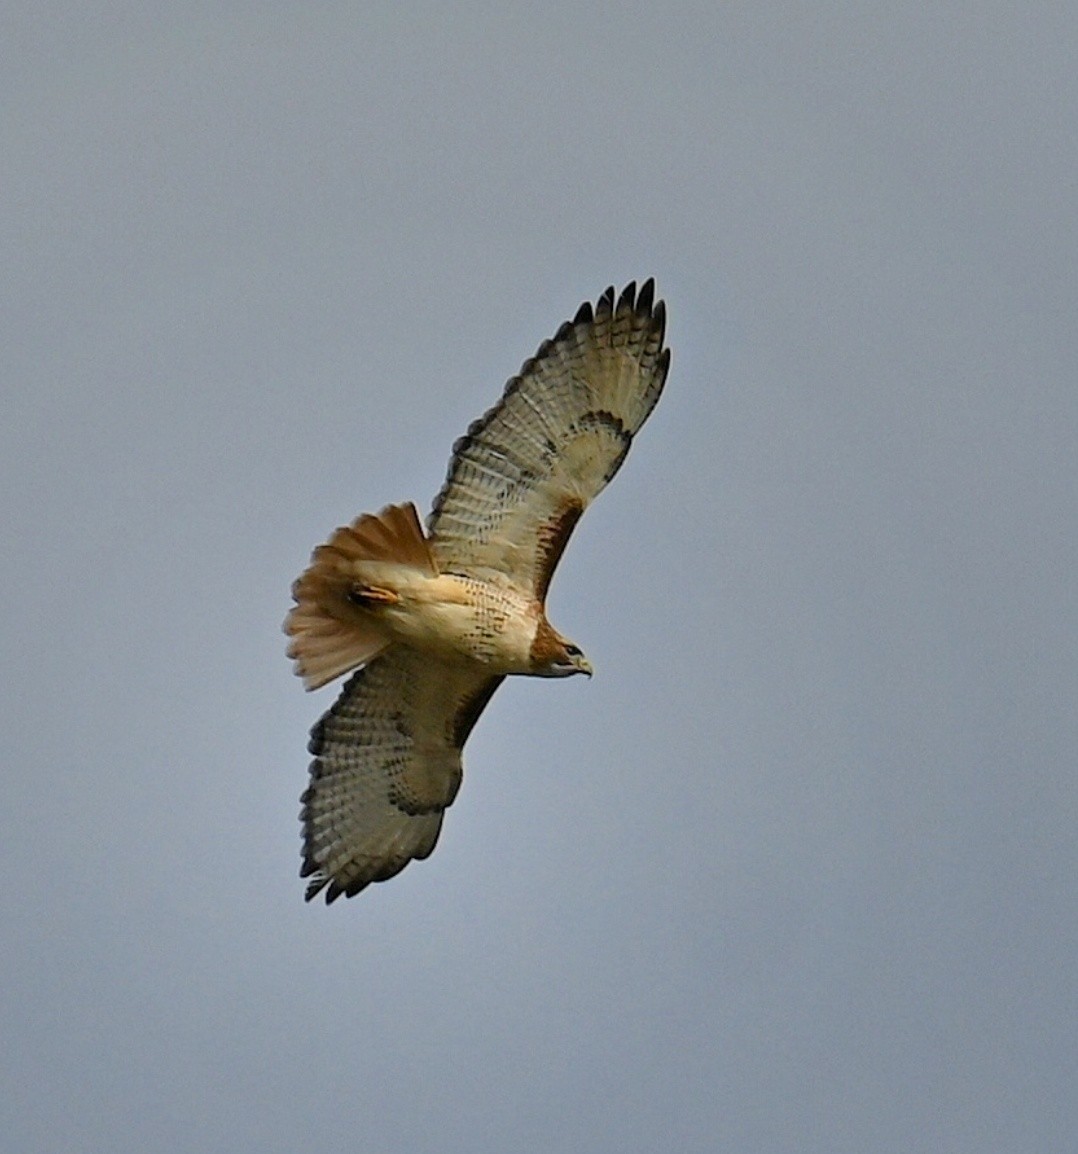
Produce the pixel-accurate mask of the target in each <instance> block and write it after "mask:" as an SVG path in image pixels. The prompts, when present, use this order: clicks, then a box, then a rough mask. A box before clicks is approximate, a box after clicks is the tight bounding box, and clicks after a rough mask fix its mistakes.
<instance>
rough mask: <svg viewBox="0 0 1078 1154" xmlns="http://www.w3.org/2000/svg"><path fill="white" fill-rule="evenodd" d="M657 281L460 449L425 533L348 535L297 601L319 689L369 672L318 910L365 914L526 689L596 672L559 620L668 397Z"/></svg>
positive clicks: (573, 342) (342, 718) (306, 670)
mask: <svg viewBox="0 0 1078 1154" xmlns="http://www.w3.org/2000/svg"><path fill="white" fill-rule="evenodd" d="M664 327H665V310H664V308H663V304H662V302H661V301H660V302H657V303H656V302H654V286H653V283H652V282H651V281H650V280H649V281H646V282H645V283H644V284H643V285H642V286H641V288H640V291H639V293H637V291H636V286H635V284H630V285H629V286H627V287H626V289H625V290H624V291H623V292H622V293H621V295H620V297H618V298H616V299H615V295H614V290H613V289H612V288H611V289H607V291H606V292H605V293H604V294H603V295H602V296H601V297H600V298H599V301H598V302H597V304H596V305H595V307H594V308H593V307H592V306H591V305H590V304H585V305H583V306H581V308H580V310H579V311H578V312H577V314H576V316H575V317H574V319H573V320H572V321H567V322H566V323H565V324H564V325H562V326H561V328H560V329H559V330H558V332H557V333H556V334H555V336H554V338H553V339H552V340H550V341H546V342H544V343H543V344H542V345H541V346H540V348H539V350H538V352H537V353H536V355H535V356H534V357H533V358H532V359H531V360H529V361H526V362H525V364H524V366H523V367H522V368H521V371H520V373H519V374H518V375H517V376H516V377H513V378H512V379H511V380H510V381H509V383H508V385H507V386H506V388H505V392H504V394H503V396H502V398H501V400H500V401H499V402H498V404H497V405H495V406H494V407H493V408H492V409H491V410H490V411H489V412H487V413H486V415H485V416H483V417H481V418H480V419H479V420H478V421H476V422H475V423H474V424H473V425H472V426H471V427H470V428H469V430H468V432H467V433H466V434H465V436H464V437H462V438H461V439H460V440H459V441H457V443H456V444H455V445H454V447H453V456H452V459H451V461H450V465H449V472H448V476H447V478H446V481H445V484H444V486H443V487H442V490H441V492H440V493H439V494H438V496H437V497H436V498H435V501H434V507H433V509H432V512H431V515H430V517H429V518H428V522H427V530H428V532H427V533H424V531H423V528H422V526H421V525H420V523H419V518H418V515H417V514H416V510H415V506H414V505H411V504H408V505H389V506H387V507H386V508H384V509H383V510H382V511H381V512H380V513H379V514H378V515H377V516H372V515H365V516H361V517H359V518H357V520H356V521H354V522H353V523H352V524H351V525H349V526H345V527H342V528H340V529H337V530H336V531H335V532H334V533H333V535H332V536H331V537H330V539H329V541H328V542H327V543H326V544H325V545H322V546H319V548H318V549H316V550H315V552H314V554H313V556H312V559H311V565H310V567H309V568H308V569H307V570H306V571H305V572H304V573H303V575H302V576H301V577H300V578H299V579H298V580H297V581H296V583H295V585H294V586H293V596H294V597H295V601H296V604H295V606H294V607H293V609H292V611H291V612H290V613H289V615H288V618H287V620H286V621H285V630H286V632H287V633H288V634H289V635H290V637H291V644H290V646H289V656H291V657H292V658H293V659H294V660H295V668H296V672H297V673H298V674H299V675H300V676H301V677H302V678H303V680H304V683H305V684H306V686H307V688H309V689H314V688H317V687H319V686H321V685H324V684H326V683H328V682H329V681H332V680H333V679H334V678H336V677H339V676H340V675H341V674H343V673H346V672H348V671H349V670H352V669H356V668H358V672H357V673H355V674H354V675H353V676H352V678H351V679H350V680H349V681H348V682H347V683H346V684H345V686H344V689H343V690H342V692H341V695H340V697H339V698H338V699H337V702H336V704H335V705H334V706H333V707H332V708H331V709H330V710H329V712H328V713H326V714H325V716H324V717H323V718H322V720H321V721H320V722H319V723H318V724H317V725H316V726H315V728H314V729H313V730H312V733H311V741H310V745H309V748H310V752H311V753H312V755H313V756H314V760H313V762H312V763H311V770H310V775H311V780H310V784H309V786H308V789H307V791H306V792H305V793H304V795H303V798H302V801H303V811H302V813H301V820H302V821H303V826H304V863H303V869H302V871H301V873H302V875H303V876H305V877H309V878H310V882H309V884H308V887H307V898H308V900H310V899H311V898H313V897H314V896H315V895H317V894H318V893H319V892H321V891H322V890H323V889H324V890H325V894H326V900H327V901H328V902H331V901H333V900H334V899H335V898H337V897H338V896H339V895H340V894H342V893H343V894H346V895H347V896H349V897H351V896H352V895H354V894H356V893H358V892H359V891H360V890H362V889H363V888H364V887H365V886H367V885H368V884H370V883H371V882H374V881H384V880H385V879H386V878H389V877H392V876H393V875H394V874H396V873H399V872H400V870H402V869H403V868H404V866H406V865H407V864H408V862H409V861H411V860H412V859H413V858H424V857H427V856H428V855H429V854H430V852H431V851H432V850H433V849H434V845H435V843H436V841H437V839H438V834H439V831H440V829H441V823H442V815H443V813H444V811H445V809H446V808H447V807H448V806H449V805H450V804H451V803H452V801H453V799H454V798H455V797H456V794H457V790H458V789H459V788H460V782H461V775H462V769H461V750H462V748H463V746H464V742H465V741H466V739H467V737H468V734H469V733H470V732H471V730H472V727H473V726H474V724H475V722H476V720H477V719H478V717H479V715H480V713H481V712H482V711H483V709H484V708H485V706H486V704H487V702H488V701H489V700H490V698H491V696H492V695H493V694H494V692H495V690H496V689H497V688H498V686H499V685H500V684H501V682H502V680H503V678H504V677H505V676H506V675H508V674H527V675H532V676H540V677H567V676H570V675H572V674H574V673H586V674H589V675H590V673H591V666H590V665H589V664H588V662H587V660H586V658H585V657H584V655H583V653H582V652H581V651H580V649H579V648H578V647H577V646H576V645H574V644H573V643H572V642H571V641H569V640H568V639H566V638H565V637H562V636H561V634H559V633H558V632H557V631H556V630H555V629H554V628H553V626H551V624H550V623H549V621H548V620H547V617H546V608H545V602H546V595H547V591H548V589H549V587H550V581H551V577H552V575H553V572H554V568H555V566H556V565H557V563H558V560H559V559H560V557H561V555H562V552H563V551H564V549H565V546H566V544H567V542H568V540H569V537H570V535H571V534H572V532H573V529H574V528H575V526H576V524H577V522H578V521H579V519H580V517H581V515H582V513H583V512H584V510H585V509H586V508H587V506H588V504H589V503H590V502H591V501H592V500H593V499H594V498H595V496H596V495H597V494H598V493H599V492H600V491H601V490H602V489H603V488H604V487H605V486H606V484H607V483H608V482H609V481H610V480H611V478H612V477H613V476H614V474H615V473H616V472H617V471H618V469H619V468H620V467H621V464H622V462H623V461H624V459H625V455H626V453H627V452H628V450H629V446H630V445H631V444H632V439H633V437H634V435H635V434H636V432H637V430H638V429H639V428H640V426H641V425H642V424H643V423H644V421H645V420H646V419H647V417H648V415H649V414H650V412H651V410H652V409H653V408H654V406H655V404H656V402H657V401H658V399H659V395H660V393H661V392H662V388H663V384H664V382H665V379H666V374H667V370H668V367H669V362H670V354H669V350H667V349H665V348H664V347H663V335H664Z"/></svg>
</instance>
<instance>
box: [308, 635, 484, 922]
mask: <svg viewBox="0 0 1078 1154" xmlns="http://www.w3.org/2000/svg"><path fill="white" fill-rule="evenodd" d="M501 682H502V678H501V677H491V676H490V675H489V674H484V672H483V671H482V669H481V668H476V667H471V666H466V665H463V664H462V665H448V664H442V663H440V662H438V661H436V660H433V659H432V658H431V657H430V656H429V655H425V654H422V653H419V652H417V651H415V650H411V649H405V648H403V647H399V646H394V647H393V648H391V649H389V650H387V651H386V652H385V653H383V654H382V655H381V656H380V657H377V658H375V659H374V660H373V661H372V662H370V664H369V665H367V666H365V667H364V668H363V669H361V670H360V671H359V672H358V673H356V674H355V675H354V676H353V677H352V678H351V679H350V680H349V681H348V682H347V684H346V685H345V687H344V689H343V690H342V691H341V695H340V697H339V698H338V699H337V702H336V704H335V705H334V706H333V708H332V709H331V710H330V711H329V712H328V713H327V714H325V716H324V717H323V718H322V720H321V721H319V722H318V724H317V725H316V726H315V727H314V729H312V730H311V740H310V744H309V746H308V748H309V750H310V752H311V753H312V754H314V761H312V762H311V781H310V785H309V786H308V788H307V790H306V792H305V793H304V794H303V797H302V798H301V801H302V802H303V811H302V813H301V814H300V820H301V821H302V822H303V868H302V869H301V870H300V876H301V877H309V878H310V879H311V880H310V882H309V883H308V886H307V900H308V901H310V900H311V898H313V897H314V896H315V895H316V894H317V893H319V891H320V890H322V889H323V888H324V887H327V886H328V889H326V902H327V904H328V903H329V902H332V901H333V900H334V899H335V898H337V897H339V896H340V895H341V894H346V895H347V896H348V897H352V896H354V895H355V894H357V893H359V891H360V890H361V889H363V888H364V887H365V886H367V885H369V884H370V883H371V882H380V881H385V880H386V878H391V877H393V875H394V874H397V873H400V871H401V870H402V869H404V867H405V866H406V865H407V864H408V863H409V862H410V861H411V860H412V858H425V857H427V855H428V854H429V853H430V852H431V850H433V849H434V844H435V842H436V841H437V840H438V833H439V830H440V829H441V827H442V814H443V813H444V811H445V809H446V807H447V806H449V805H450V804H451V803H452V801H453V799H454V798H455V797H456V795H457V790H458V789H459V788H460V781H461V773H462V771H461V761H460V755H461V749H462V748H463V746H464V742H465V740H466V739H467V737H468V734H469V733H470V732H471V730H472V726H473V725H474V724H475V722H476V720H477V719H478V717H479V714H480V713H481V712H482V711H483V709H484V707H485V706H486V704H487V702H488V701H489V700H490V698H491V695H492V694H493V693H494V691H495V690H496V689H497V688H498V686H499V685H500V684H501Z"/></svg>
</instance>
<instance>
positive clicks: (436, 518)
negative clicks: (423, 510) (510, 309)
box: [427, 280, 670, 601]
mask: <svg viewBox="0 0 1078 1154" xmlns="http://www.w3.org/2000/svg"><path fill="white" fill-rule="evenodd" d="M654 292H655V286H654V282H653V281H651V280H648V281H645V282H644V284H643V285H642V286H641V288H640V292H639V293H637V291H636V284H635V283H633V284H630V285H628V286H627V287H626V288H625V289H624V291H623V292H622V294H621V296H620V297H618V298H617V301H616V302H615V299H614V290H613V288H608V289H607V290H606V292H605V293H603V295H602V296H601V297H600V298H599V300H598V303H597V304H596V305H595V308H594V309H593V308H592V306H591V305H590V304H584V305H582V306H581V308H580V311H579V312H578V313H577V314H576V317H575V318H574V319H573V320H572V321H567V322H566V323H565V324H563V325H562V326H561V328H560V329H558V332H557V334H556V335H555V336H554V339H553V340H550V341H545V342H544V343H543V344H542V345H541V346H540V347H539V351H538V352H537V353H536V354H535V356H534V357H533V358H532V359H531V360H529V361H526V362H525V363H524V366H523V367H522V368H521V370H520V373H519V375H518V376H515V377H513V378H512V380H510V381H509V383H508V384H507V385H506V387H505V393H504V394H503V396H502V399H501V400H500V401H499V402H498V403H497V404H496V405H495V406H494V408H492V409H491V410H490V411H489V412H488V413H487V414H486V415H485V416H483V417H481V418H480V419H479V420H478V421H476V422H475V423H474V424H473V425H472V426H471V428H470V429H469V430H468V432H467V434H466V435H465V436H464V437H462V438H461V439H460V440H459V441H458V442H457V443H456V445H454V446H453V458H452V460H451V461H450V463H449V475H448V477H447V478H446V482H445V485H444V486H443V487H442V491H441V492H440V493H439V494H438V496H437V497H436V498H435V501H434V508H433V509H432V511H431V515H430V517H429V518H428V522H427V525H428V528H429V530H430V532H431V536H432V540H431V550H432V552H433V554H434V557H435V560H436V561H437V564H438V568H439V570H441V571H442V572H448V573H457V574H460V575H462V576H466V577H476V578H479V579H480V580H486V581H499V582H506V581H508V582H509V583H510V584H512V585H514V586H516V587H517V588H518V589H521V590H523V591H526V592H529V593H532V594H534V595H535V597H536V598H537V599H538V600H539V601H543V600H544V599H545V597H546V592H547V588H548V586H549V584H550V578H551V575H552V574H553V571H554V567H555V565H557V563H558V558H559V557H561V554H562V551H563V550H564V548H565V545H566V542H567V541H568V540H569V535H570V533H572V531H573V527H574V526H575V525H576V522H577V521H578V520H579V518H580V515H581V513H583V511H584V510H585V508H587V506H588V504H589V503H590V502H591V501H592V500H593V499H594V497H595V496H596V495H597V494H598V493H599V492H600V491H601V490H602V489H603V488H604V486H605V485H606V484H607V482H609V481H610V479H611V478H612V477H613V476H614V474H615V473H616V472H617V471H618V469H619V468H620V467H621V463H622V461H623V460H624V459H625V454H626V453H627V452H628V451H629V446H630V445H631V444H632V439H633V436H634V435H635V434H636V431H637V430H638V429H639V428H640V426H641V425H642V424H643V423H644V421H645V420H647V417H648V414H649V413H650V412H651V410H652V409H653V408H654V407H655V403H656V401H658V399H659V394H660V393H661V392H662V387H663V383H664V381H665V380H666V373H667V369H668V368H669V365H670V351H669V349H664V348H663V333H664V328H665V321H666V311H665V308H664V306H663V302H662V301H659V302H657V303H653V298H654Z"/></svg>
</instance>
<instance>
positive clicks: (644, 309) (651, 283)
mask: <svg viewBox="0 0 1078 1154" xmlns="http://www.w3.org/2000/svg"><path fill="white" fill-rule="evenodd" d="M654 300H655V278H654V277H653V276H649V277H648V279H647V280H646V281H644V283H643V284H642V285H641V286H640V292H639V293H638V294H637V297H636V313H637V316H641V317H646V316H648V315H649V314H650V313H651V305H652V302H653V301H654Z"/></svg>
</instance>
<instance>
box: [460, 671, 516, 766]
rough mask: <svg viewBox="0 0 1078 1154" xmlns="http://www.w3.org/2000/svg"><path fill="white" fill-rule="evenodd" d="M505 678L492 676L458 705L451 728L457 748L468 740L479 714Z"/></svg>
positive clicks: (461, 747)
mask: <svg viewBox="0 0 1078 1154" xmlns="http://www.w3.org/2000/svg"><path fill="white" fill-rule="evenodd" d="M504 680H505V678H504V677H492V678H491V679H490V680H489V681H487V682H484V684H483V685H482V686H480V688H479V689H478V690H477V691H476V692H475V693H473V694H472V695H471V696H470V697H465V698H464V700H463V701H461V703H460V705H459V706H458V707H457V712H456V713H455V714H454V716H453V724H452V729H451V735H452V741H453V746H454V747H455V748H456V749H463V748H464V743H465V742H466V741H467V740H468V734H470V733H471V732H472V728H473V727H474V725H475V723H476V722H477V721H478V720H479V715H480V714H481V713H482V712H483V710H484V709H486V707H487V702H489V701H490V699H491V698H492V697H493V696H494V691H495V690H496V689H497V688H498V686H499V685H501V683H502V682H503V681H504Z"/></svg>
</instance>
